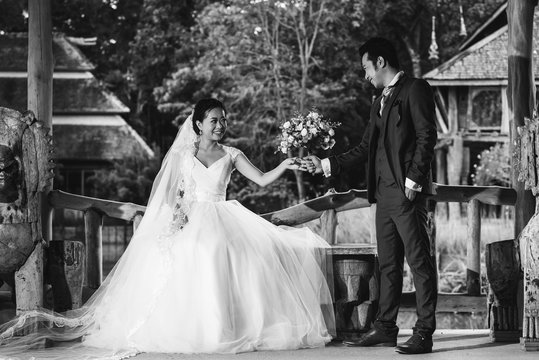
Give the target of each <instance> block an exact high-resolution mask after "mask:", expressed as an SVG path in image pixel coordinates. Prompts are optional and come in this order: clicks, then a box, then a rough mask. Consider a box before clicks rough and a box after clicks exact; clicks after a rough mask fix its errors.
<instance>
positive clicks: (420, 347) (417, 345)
mask: <svg viewBox="0 0 539 360" xmlns="http://www.w3.org/2000/svg"><path fill="white" fill-rule="evenodd" d="M395 351H396V352H398V353H401V354H427V353H431V352H432V338H431V337H425V336H423V335H421V334H413V335H412V336H411V337H410V338H409V339H408V340H407V341H406V342H405V343H404V344H401V345H399V346H397V347H396V348H395Z"/></svg>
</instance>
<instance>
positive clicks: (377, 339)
mask: <svg viewBox="0 0 539 360" xmlns="http://www.w3.org/2000/svg"><path fill="white" fill-rule="evenodd" d="M342 343H343V344H344V345H346V346H391V347H393V346H395V345H397V336H396V335H395V336H390V335H387V334H386V333H384V332H383V331H382V330H378V329H371V330H369V331H367V332H366V333H365V334H363V336H361V337H360V338H359V340H355V341H352V340H350V341H343V342H342Z"/></svg>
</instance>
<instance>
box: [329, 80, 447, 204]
mask: <svg viewBox="0 0 539 360" xmlns="http://www.w3.org/2000/svg"><path fill="white" fill-rule="evenodd" d="M380 100H381V97H378V98H377V99H376V100H375V102H374V103H373V106H372V108H371V115H370V120H369V124H368V125H367V129H366V131H365V134H364V135H363V139H362V140H361V143H360V144H359V145H358V146H356V147H354V148H352V149H350V150H349V151H348V152H346V153H343V154H340V155H337V156H332V157H330V158H329V161H330V164H331V175H332V176H333V175H337V174H339V173H340V172H341V171H344V170H347V169H350V168H352V167H354V166H361V165H362V164H363V163H364V162H365V161H368V164H367V165H368V168H367V194H368V200H369V202H371V203H373V202H376V199H375V193H376V176H375V170H374V169H375V166H374V165H375V164H374V161H375V159H376V148H377V144H378V138H379V134H378V129H377V127H376V125H375V124H376V123H375V117H376V116H378V115H377V112H378V111H379V110H380ZM434 117H435V108H434V95H433V92H432V89H431V87H430V85H429V84H428V83H427V82H426V81H425V80H423V79H416V78H411V77H407V76H406V75H404V76H403V77H401V79H400V80H399V81H398V82H397V84H396V85H395V89H394V90H393V92H392V94H391V96H390V97H389V99H388V101H387V102H386V104H385V105H384V109H383V112H382V119H383V121H382V123H383V128H382V132H383V134H384V136H383V139H384V146H385V149H386V153H387V158H388V162H389V167H390V168H391V171H392V173H393V177H394V178H395V183H396V184H397V185H398V186H399V187H400V188H401V189H402V191H403V192H404V187H405V186H404V184H405V180H406V178H409V179H411V180H413V181H414V182H416V183H417V184H419V185H421V186H422V187H423V189H422V193H424V194H433V187H432V171H431V163H432V159H433V157H434V145H436V138H437V132H436V123H435V118H434Z"/></svg>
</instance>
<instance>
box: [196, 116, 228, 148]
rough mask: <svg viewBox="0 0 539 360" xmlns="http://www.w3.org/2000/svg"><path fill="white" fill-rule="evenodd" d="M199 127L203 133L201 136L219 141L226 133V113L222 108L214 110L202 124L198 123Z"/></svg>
mask: <svg viewBox="0 0 539 360" xmlns="http://www.w3.org/2000/svg"><path fill="white" fill-rule="evenodd" d="M197 125H198V128H199V129H200V131H201V132H202V134H201V135H200V136H202V137H205V138H206V139H208V140H213V141H219V140H221V139H222V138H223V136H224V135H225V132H226V127H227V120H226V116H225V112H224V111H223V109H221V108H215V109H212V110H210V111H209V112H208V114H207V115H206V117H205V118H204V120H202V122H200V121H197Z"/></svg>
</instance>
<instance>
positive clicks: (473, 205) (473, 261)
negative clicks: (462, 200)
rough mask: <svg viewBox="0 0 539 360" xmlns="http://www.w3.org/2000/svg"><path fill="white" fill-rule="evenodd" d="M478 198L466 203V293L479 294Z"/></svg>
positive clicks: (479, 216)
mask: <svg viewBox="0 0 539 360" xmlns="http://www.w3.org/2000/svg"><path fill="white" fill-rule="evenodd" d="M479 209H480V208H479V200H475V199H474V200H471V201H470V202H469V203H468V239H467V241H466V244H467V250H466V254H467V261H466V265H467V270H466V288H467V293H468V295H474V296H479V295H481V250H480V246H481V214H480V211H479Z"/></svg>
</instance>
